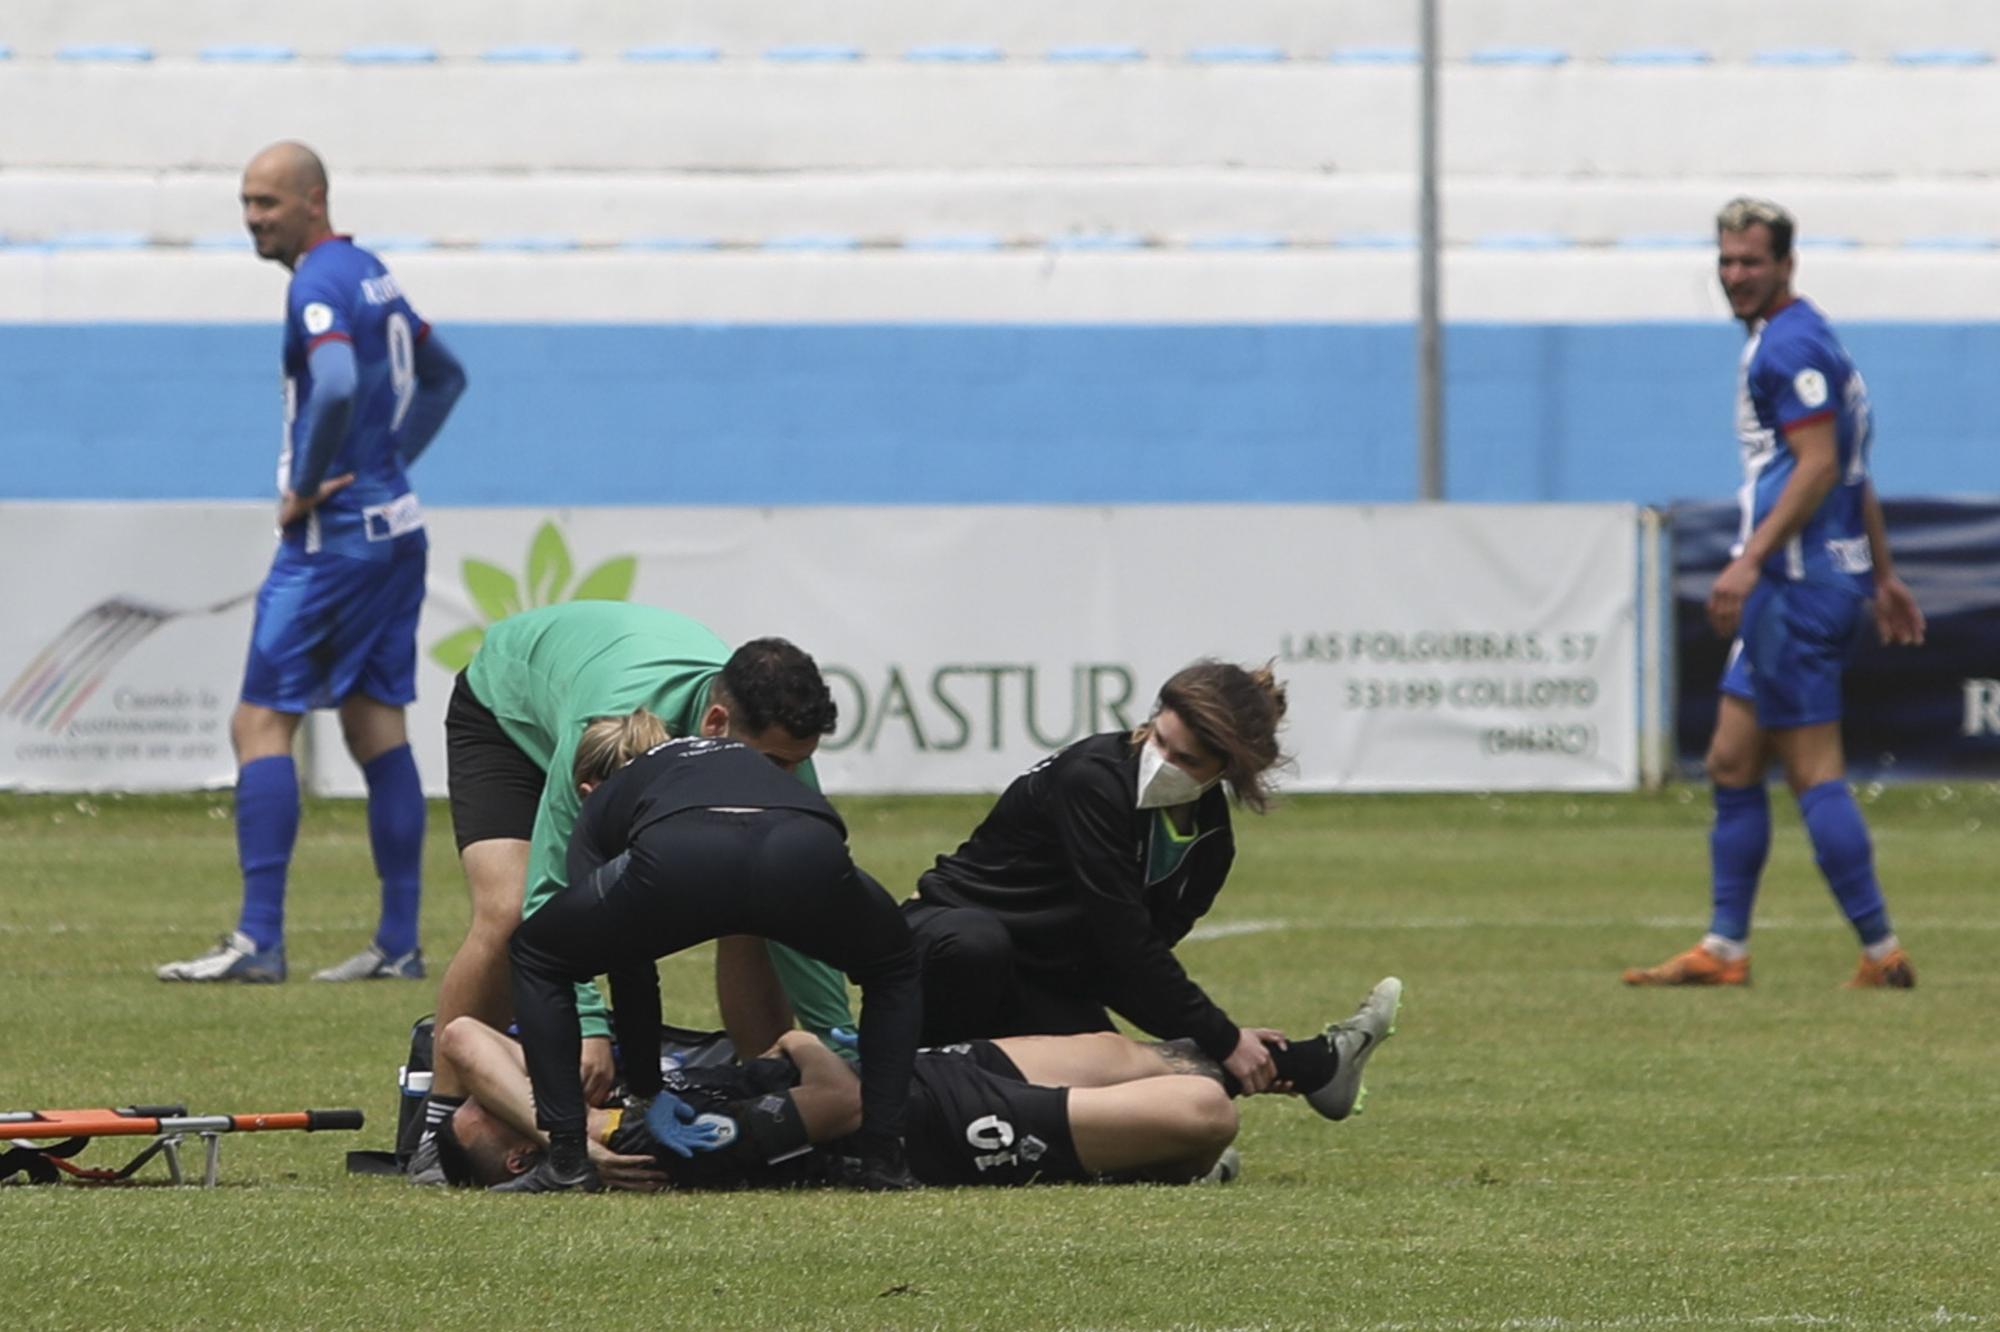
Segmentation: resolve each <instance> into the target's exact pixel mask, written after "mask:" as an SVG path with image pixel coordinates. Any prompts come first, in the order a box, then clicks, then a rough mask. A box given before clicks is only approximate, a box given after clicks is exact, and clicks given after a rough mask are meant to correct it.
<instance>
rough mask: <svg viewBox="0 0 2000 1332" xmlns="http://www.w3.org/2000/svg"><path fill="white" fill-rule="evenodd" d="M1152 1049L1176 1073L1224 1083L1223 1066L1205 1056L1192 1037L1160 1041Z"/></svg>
mask: <svg viewBox="0 0 2000 1332" xmlns="http://www.w3.org/2000/svg"><path fill="white" fill-rule="evenodd" d="M1150 1048H1151V1050H1152V1051H1153V1053H1154V1054H1156V1055H1158V1056H1159V1057H1160V1059H1161V1061H1162V1062H1164V1063H1165V1064H1166V1066H1167V1067H1168V1068H1170V1069H1172V1070H1173V1071H1174V1072H1176V1073H1192V1074H1194V1075H1195V1076H1196V1077H1202V1078H1213V1079H1214V1080H1215V1081H1217V1082H1223V1081H1224V1079H1223V1072H1222V1065H1220V1064H1218V1063H1216V1062H1215V1061H1214V1060H1213V1059H1210V1058H1209V1057H1208V1056H1207V1055H1206V1054H1203V1053H1202V1049H1201V1047H1200V1046H1199V1045H1196V1044H1195V1043H1194V1041H1193V1039H1192V1038H1191V1037H1186V1036H1183V1037H1182V1038H1181V1039H1179V1040H1177V1041H1159V1042H1156V1043H1155V1044H1154V1045H1152V1046H1151V1047H1150ZM1224 1085H1227V1084H1226V1083H1224Z"/></svg>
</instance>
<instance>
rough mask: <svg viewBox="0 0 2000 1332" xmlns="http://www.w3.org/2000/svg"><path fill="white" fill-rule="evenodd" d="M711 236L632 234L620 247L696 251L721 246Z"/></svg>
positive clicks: (719, 242) (720, 243)
mask: <svg viewBox="0 0 2000 1332" xmlns="http://www.w3.org/2000/svg"><path fill="white" fill-rule="evenodd" d="M721 245H722V242H721V241H719V240H717V239H716V238H715V237H713V236H634V237H632V239H630V240H628V241H625V242H624V243H623V245H622V247H621V248H623V249H627V250H662V251H697V250H714V249H719V248H721Z"/></svg>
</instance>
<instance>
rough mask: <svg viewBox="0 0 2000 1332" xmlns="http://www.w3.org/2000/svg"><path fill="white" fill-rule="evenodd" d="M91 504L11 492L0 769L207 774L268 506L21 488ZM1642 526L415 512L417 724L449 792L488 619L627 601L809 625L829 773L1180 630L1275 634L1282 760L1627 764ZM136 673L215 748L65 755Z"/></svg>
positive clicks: (994, 712)
mask: <svg viewBox="0 0 2000 1332" xmlns="http://www.w3.org/2000/svg"><path fill="white" fill-rule="evenodd" d="M88 507H90V506H33V505H17V506H6V512H5V516H6V519H7V521H6V522H5V524H4V527H0V558H5V559H7V560H8V561H9V562H10V565H11V566H12V567H15V568H22V567H29V566H28V565H25V564H23V563H22V561H24V560H48V559H60V560H62V561H66V562H68V566H67V567H69V568H71V569H72V570H73V571H74V570H76V569H78V568H82V569H86V570H87V576H79V575H77V574H75V573H74V572H72V574H71V576H70V577H68V578H67V579H66V580H65V582H64V585H63V586H62V587H61V588H56V587H54V586H50V587H40V588H38V587H15V586H10V587H9V589H8V591H7V593H6V594H5V595H6V601H7V604H8V620H7V623H8V625H9V629H8V631H7V632H6V635H5V637H4V638H0V680H11V681H14V682H15V684H16V686H17V690H16V691H15V692H16V693H17V694H18V695H19V699H21V700H29V699H31V697H32V700H33V701H32V702H31V703H20V702H18V701H17V702H15V703H10V704H9V705H7V706H6V707H0V728H5V731H6V739H7V741H8V744H7V746H6V748H5V750H4V765H3V766H0V783H4V784H6V785H10V786H17V787H19V786H27V787H40V788H49V787H70V786H80V787H112V786H117V787H127V788H132V789H140V788H161V787H171V786H175V785H201V784H207V785H219V784H226V783H227V782H228V781H229V780H230V763H229V758H228V753H227V714H228V709H229V708H230V706H232V705H233V703H234V700H235V693H236V689H237V685H238V682H239V678H240V672H241V664H242V660H243V650H244V645H245V643H246V642H247V638H248V632H249V621H248V607H247V605H246V604H243V603H239V602H233V601H230V600H229V598H232V597H235V596H237V595H240V594H242V593H244V592H247V591H248V590H249V589H251V588H253V587H254V586H255V584H256V582H257V580H258V579H259V578H260V577H261V575H262V572H263V568H264V565H265V563H266V562H267V560H268V557H269V551H270V531H269V513H268V510H267V509H266V508H265V507H264V506H258V505H249V506H202V507H201V508H199V509H198V510H196V512H198V513H201V514H204V515H208V516H207V517H204V518H201V519H199V520H196V521H193V522H190V520H189V519H188V517H187V516H186V514H184V513H181V512H179V510H180V509H181V507H182V506H164V505H128V506H120V508H119V516H118V520H117V521H118V524H119V526H120V528H121V530H122V531H123V532H125V533H126V534H128V535H129V541H128V542H127V543H126V544H123V545H106V544H105V543H102V542H100V541H98V540H96V539H95V538H94V537H93V536H92V535H91V534H90V533H89V532H88V531H87V530H85V529H84V528H82V527H81V526H79V525H77V522H76V521H75V519H74V517H72V519H71V520H70V521H69V522H67V523H65V522H64V521H59V520H56V519H54V518H47V517H44V516H42V515H43V512H44V511H48V512H51V513H52V512H54V511H56V510H63V511H67V512H69V513H71V514H72V515H74V514H75V513H76V511H78V510H81V509H84V508H88ZM30 517H32V518H34V519H35V521H36V522H38V523H40V524H41V526H39V527H33V528H31V526H30V525H29V524H28V522H27V520H28V518H30ZM101 521H105V522H108V521H109V519H108V518H105V519H102V520H101ZM1634 525H1635V512H1634V510H1633V509H1632V508H1631V507H1630V506H1625V505H1594V506H1580V505H1524V506H1491V507H1488V506H1423V505H1410V506H1391V507H1326V506H1270V505H1255V506H1226V505H1213V506H1210V505H1189V506H1167V505H1162V506H1134V507H1120V508H1088V507H1011V506H1010V507H980V506H952V507H895V508H862V507H838V508H831V507H829V508H811V507H806V508H790V507H788V508H782V509H735V508H731V509H719V508H685V509H682V508H664V509H663V508H644V509H641V508H631V509H617V508H612V509H605V508H592V509H574V510H558V511H549V510H539V509H446V510H434V511H432V513H431V515H430V534H431V541H432V549H431V565H430V576H429V596H428V599H427V602H426V606H425V611H424V618H423V623H422V626H421V628H420V634H419V647H418V651H419V657H420V665H419V685H418V687H419V700H418V702H417V704H416V705H415V707H413V708H412V709H411V713H410V733H411V738H412V743H413V744H414V746H415V748H416V753H417V761H418V766H419V770H420V771H421V772H422V774H423V777H424V783H425V786H426V788H427V789H429V790H431V791H433V792H438V791H441V790H442V789H443V783H444V775H445V768H444V749H443V714H444V707H445V703H446V700H447V699H448V697H449V695H450V690H451V681H452V677H453V675H454V674H455V673H456V672H457V671H458V670H459V669H460V668H462V667H463V665H464V663H465V662H466V661H467V660H469V659H470V657H471V655H472V653H473V652H474V651H475V650H476V649H477V646H478V643H479V641H480V639H481V637H482V635H483V633H484V628H485V626H486V625H487V624H489V623H491V622H492V621H494V620H496V619H499V618H501V617H503V616H505V615H507V614H511V613H513V612H515V611H517V610H521V609H525V608H528V607H532V606H541V605H548V604H551V603H555V602H562V601H569V600H575V599H584V598H614V599H615V598H630V599H632V600H637V601H645V602H649V603H652V604H656V605H661V606H666V607H670V608H672V609H675V610H678V611H682V612H684V613H686V614H689V615H692V616H694V617H695V618H697V619H700V620H702V621H704V622H706V623H708V624H709V625H710V626H712V627H713V628H714V629H715V630H716V631H717V633H718V634H720V635H721V636H722V638H723V639H724V640H725V641H728V642H731V643H735V642H740V641H743V640H745V639H748V638H753V637H758V636H761V635H767V634H778V635H782V636H784V637H787V638H791V639H793V640H794V641H796V642H798V643H799V644H800V645H802V646H804V647H805V648H806V649H807V650H808V651H810V652H812V653H813V654H814V655H815V656H816V657H817V658H818V660H819V661H820V663H821V665H822V667H823V669H824V671H825V673H826V676H827V678H828V681H829V683H830V684H831V686H832V689H833V692H834V697H835V699H836V701H837V702H838V704H839V707H840V714H841V715H840V725H839V729H838V730H837V731H836V732H835V733H834V734H833V735H831V736H829V737H828V738H827V739H826V741H825V742H824V744H823V745H822V748H821V757H820V760H819V766H820V771H821V774H822V779H823V781H824V782H825V784H826V786H827V788H828V789H829V790H831V791H834V792H836V793H838V792H843V791H846V792H863V791H870V792H872V791H909V792H943V791H990V790H997V789H998V788H999V787H1001V786H1004V785H1005V784H1006V783H1007V782H1008V781H1010V780H1011V779H1012V778H1013V777H1014V776H1015V775H1017V774H1018V773H1020V772H1021V771H1022V770H1024V769H1025V768H1027V767H1028V766H1029V765H1030V764H1032V763H1034V762H1035V761H1037V760H1038V759H1040V758H1041V757H1042V756H1044V755H1045V754H1047V753H1049V752H1050V751H1051V750H1054V749H1056V748H1059V747H1061V746H1062V745H1064V744H1067V743H1069V742H1070V741H1072V740H1075V739H1078V738H1080V737H1082V736H1084V735H1088V734H1092V733H1094V732H1097V731H1104V730H1116V729H1123V728H1126V727H1129V726H1131V725H1134V724H1136V723H1137V722H1140V721H1143V720H1144V719H1145V717H1146V716H1147V715H1148V713H1149V711H1150V709H1151V705H1152V700H1153V698H1154V695H1155V693H1156V691H1157V690H1158V688H1159V686H1160V684H1161V682H1162V681H1164V680H1165V679H1166V677H1167V676H1168V675H1170V674H1171V673H1172V672H1173V671H1174V670H1176V669H1177V668H1179V667H1180V666H1182V665H1185V664H1186V663H1187V662H1189V661H1191V660H1193V659H1195V658H1197V657H1201V656H1217V657H1222V658H1226V659H1229V660H1234V661H1239V662H1246V663H1262V662H1265V661H1270V662H1271V663H1272V664H1273V666H1274V668H1275V670H1276V671H1277V674H1278V675H1279V677H1280V678H1281V679H1283V680H1284V681H1285V682H1286V684H1287V686H1288V688H1289V696H1290V710H1289V717H1288V722H1287V726H1286V729H1285V732H1284V735H1283V740H1284V744H1285V747H1286V750H1287V751H1288V753H1290V754H1291V755H1292V756H1293V764H1292V766H1291V767H1290V768H1289V769H1288V770H1287V771H1286V772H1285V773H1284V774H1283V776H1282V785H1284V786H1286V787H1289V788H1291V789H1294V790H1352V791H1365V790H1381V791H1395V790H1454V789H1455V790H1521V789H1568V790H1587V789H1617V788H1624V787H1630V786H1632V785H1634V784H1635V782H1636V780H1637V755H1636V744H1635V732H1636V718H1635V715H1634V710H1635V698H1636V693H1637V689H1636V663H1635V625H1634V613H1635V612H1634V588H1635V582H1636V571H1635V559H1636V557H1635V539H1634ZM92 526H95V523H94V522H93V523H92ZM190 530H192V531H193V532H195V533H197V534H198V535H199V536H200V538H201V539H200V540H190V539H189V537H188V532H189V531H190ZM225 532H226V533H227V539H226V540H225V539H223V538H224V535H225ZM193 547H199V548H200V549H199V551H198V552H197V551H196V550H194V549H193ZM163 565H172V566H173V568H172V569H171V570H166V569H162V568H161V567H160V566H163ZM142 573H145V574H150V575H151V581H150V582H149V581H148V580H147V579H146V578H144V577H142V576H141V574H142ZM140 598H143V599H145V600H146V601H147V602H148V604H153V603H157V605H158V606H159V607H161V608H163V610H162V612H161V613H160V614H156V615H155V616H154V618H153V619H152V620H149V621H148V623H149V624H151V626H152V628H151V629H150V630H149V631H148V635H149V636H147V635H139V640H140V641H138V642H137V643H136V645H127V646H126V647H125V648H124V650H123V651H118V652H114V651H112V650H111V648H110V647H100V648H99V649H98V655H97V656H96V657H89V656H88V653H87V652H86V651H84V649H83V648H81V647H63V646H62V644H64V643H65V642H68V641H69V640H70V639H79V638H80V639H81V640H86V641H87V642H89V643H96V642H98V641H99V640H98V638H97V637H96V636H95V635H96V634H97V629H96V628H94V627H93V626H95V625H96V624H97V621H96V620H93V619H92V618H91V617H92V616H97V617H99V618H100V619H101V618H102V617H103V615H104V614H105V612H103V610H102V609H101V607H100V603H106V602H116V601H119V600H121V599H123V600H126V601H133V600H136V599H140ZM107 632H108V631H107ZM133 632H135V633H136V632H137V631H133ZM106 641H107V642H111V640H110V639H107V640H106ZM117 642H122V640H117ZM52 644H54V645H56V646H55V647H53V648H52V647H51V645H52ZM116 645H117V643H116V642H114V643H112V646H114V647H115V646H116ZM50 655H53V656H54V657H55V658H58V659H61V660H63V661H67V660H68V658H69V657H71V656H78V655H82V656H84V657H86V658H88V659H87V660H84V661H83V662H82V663H81V664H80V665H75V666H74V669H73V670H72V675H74V674H75V672H76V671H81V672H83V676H84V677H87V678H90V679H96V680H97V681H98V683H96V684H95V685H94V686H91V687H90V692H89V693H88V694H87V695H86V694H85V693H84V692H83V689H82V687H79V688H78V689H77V690H76V691H75V692H74V693H72V694H71V695H69V696H68V702H65V703H63V704H62V705H61V706H60V707H58V708H56V709H55V710H54V711H51V704H52V703H53V701H54V699H55V697H56V694H57V693H60V691H61V688H62V687H57V688H56V689H55V690H54V692H51V690H50V689H49V688H47V687H45V686H44V685H42V684H38V683H37V682H38V681H39V680H40V679H41V677H42V675H44V674H46V673H47V668H46V667H45V666H44V665H38V663H42V662H43V659H44V657H45V656H50ZM93 672H94V674H93ZM64 678H65V679H68V678H70V677H69V676H65V677H64ZM23 681H25V682H26V683H25V684H24V683H23ZM176 690H178V691H180V692H178V693H176V692H175V691H176ZM10 697H12V695H10ZM145 698H154V699H156V700H160V701H157V702H155V703H154V704H151V705H149V706H152V707H154V708H155V709H157V710H166V711H170V712H171V715H172V716H174V717H182V718H184V719H185V720H186V721H187V723H188V725H189V726H190V727H193V728H195V734H196V735H197V736H198V735H207V736H209V737H210V739H209V741H208V743H210V744H211V745H215V744H219V745H220V749H219V751H218V752H216V753H209V754H206V755H197V754H196V753H195V752H194V750H193V744H194V740H193V739H192V738H191V739H189V740H188V741H187V742H186V743H187V749H188V752H187V753H185V754H184V755H183V754H181V753H180V751H179V750H178V749H176V750H175V753H174V757H175V758H176V759H177V760H181V761H183V765H182V766H178V767H168V766H165V761H166V758H167V757H168V755H167V754H166V753H165V752H164V751H163V752H161V753H159V754H158V755H154V754H153V752H152V751H151V750H146V751H144V752H141V753H139V754H134V753H132V752H131V751H129V750H128V749H120V748H115V747H114V748H113V749H110V750H104V749H102V748H92V749H91V750H90V751H89V753H88V755H87V758H88V762H87V763H86V762H85V758H86V756H85V755H84V754H82V753H81V752H80V751H79V752H78V753H76V754H73V755H71V756H70V757H68V758H64V757H62V755H63V754H65V753H67V752H68V751H65V750H64V749H63V748H62V747H63V746H65V745H67V746H72V747H74V746H79V745H83V744H84V743H85V741H86V740H88V739H90V738H91V736H92V735H93V728H110V729H113V730H115V729H116V728H117V727H118V726H121V725H123V726H133V725H136V724H137V723H134V722H132V721H124V722H121V721H120V720H119V718H121V717H124V716H126V715H127V714H135V713H136V710H137V709H138V705H139V703H140V701H141V700H143V699H145ZM120 700H123V703H122V705H121V703H120ZM165 700H180V701H179V702H174V703H172V704H171V707H170V705H169V703H168V702H167V701H165ZM121 706H123V708H124V709H125V711H124V712H120V710H119V709H120V707H121ZM146 715H147V716H148V717H150V716H151V715H152V714H150V713H148V714H146ZM204 721H206V722H207V723H209V724H210V725H209V729H208V730H206V731H202V730H200V727H201V725H202V723H203V722H204ZM218 727H219V729H218ZM51 728H54V729H51ZM308 732H309V738H310V747H309V752H310V761H309V769H308V771H309V774H310V778H311V781H312V783H313V785H314V786H315V787H316V788H317V789H320V790H324V791H331V792H336V793H344V794H354V793H359V791H360V790H361V784H360V777H359V774H358V773H357V772H356V771H355V769H354V765H353V764H352V762H351V761H350V760H349V759H348V758H347V756H346V755H345V753H344V752H343V751H342V749H341V745H340V740H339V727H338V723H337V720H336V719H335V717H334V716H333V715H332V714H330V713H321V714H316V715H315V718H314V721H313V724H312V725H311V726H310V727H309V728H308ZM140 760H145V761H143V762H141V761H140ZM197 760H199V761H197ZM91 764H95V765H96V766H90V765H91Z"/></svg>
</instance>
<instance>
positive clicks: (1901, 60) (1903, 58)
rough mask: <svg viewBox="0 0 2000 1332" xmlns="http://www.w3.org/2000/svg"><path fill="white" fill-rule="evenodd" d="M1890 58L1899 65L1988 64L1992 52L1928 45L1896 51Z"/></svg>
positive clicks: (1966, 47) (1990, 60) (1973, 48)
mask: <svg viewBox="0 0 2000 1332" xmlns="http://www.w3.org/2000/svg"><path fill="white" fill-rule="evenodd" d="M1890 59H1892V60H1894V61H1895V62H1896V63H1897V64H1899V65H1990V64H1992V63H1993V53H1992V52H1991V51H1982V50H1980V49H1978V48H1977V47H1971V46H1930V47H1920V48H1917V49H1914V50H1908V51H1898V52H1896V53H1895V54H1894V55H1892V56H1891V57H1890Z"/></svg>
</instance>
